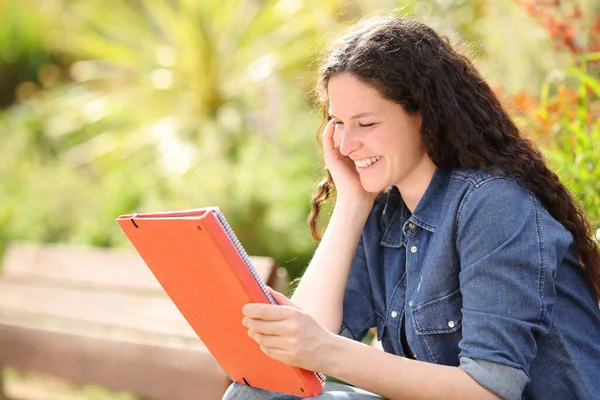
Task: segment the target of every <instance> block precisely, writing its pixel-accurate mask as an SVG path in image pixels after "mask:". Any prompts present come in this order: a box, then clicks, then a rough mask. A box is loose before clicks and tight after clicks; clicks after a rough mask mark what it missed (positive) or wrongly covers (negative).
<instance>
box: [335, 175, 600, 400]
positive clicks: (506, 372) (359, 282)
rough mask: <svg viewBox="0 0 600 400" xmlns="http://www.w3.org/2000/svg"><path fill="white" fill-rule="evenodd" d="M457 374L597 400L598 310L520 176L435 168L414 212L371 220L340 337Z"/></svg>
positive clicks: (569, 241)
mask: <svg viewBox="0 0 600 400" xmlns="http://www.w3.org/2000/svg"><path fill="white" fill-rule="evenodd" d="M403 319H404V320H405V321H406V339H407V343H408V346H409V348H410V350H411V351H412V353H413V354H412V355H408V356H413V357H414V358H416V359H418V360H422V361H427V362H431V363H436V364H443V365H452V366H459V367H460V368H461V369H463V370H464V371H465V372H466V373H468V374H469V375H470V376H471V377H473V378H474V379H475V380H476V381H477V382H479V383H480V384H481V385H482V386H484V387H486V388H488V389H489V390H491V391H492V392H494V393H496V394H497V395H499V396H500V397H502V398H505V399H522V398H527V399H534V400H537V399H540V400H542V399H543V400H546V399H554V400H561V399H600V310H599V308H598V303H597V301H596V299H595V298H594V296H593V293H592V290H591V286H590V284H589V283H588V281H587V280H586V278H585V270H584V269H583V267H582V266H581V264H580V263H579V261H578V256H577V249H576V246H575V244H574V241H573V237H572V235H571V234H570V233H569V232H568V231H567V230H566V229H565V228H564V227H563V226H562V225H561V224H559V223H558V222H557V221H556V220H555V219H554V218H552V217H551V216H550V214H549V213H548V212H547V211H546V210H545V208H544V207H543V206H542V204H541V202H540V201H539V200H538V199H537V198H536V197H535V196H533V195H532V194H531V193H530V192H529V191H527V190H525V189H524V188H523V187H522V186H520V185H519V184H518V183H517V182H516V181H515V180H513V179H510V178H507V177H503V176H501V175H498V176H492V175H489V174H486V173H483V172H480V171H470V170H454V171H447V170H443V169H438V170H437V171H436V173H435V175H434V176H433V179H432V181H431V183H430V184H429V187H428V189H427V191H426V192H425V194H424V196H423V198H422V199H421V201H420V202H419V204H418V205H417V207H416V209H415V210H414V213H412V214H411V213H410V211H409V210H408V208H407V207H406V205H405V204H404V202H403V201H402V198H401V196H400V193H399V192H398V190H397V189H396V188H392V189H390V190H389V191H388V192H387V193H385V194H382V195H380V196H379V197H378V198H377V200H376V201H375V204H374V206H373V209H372V211H371V214H370V215H369V218H368V219H367V222H366V224H365V227H364V230H363V232H362V235H361V239H360V242H359V244H358V248H357V251H356V255H355V257H354V261H353V263H352V267H351V270H350V275H349V278H348V282H347V287H346V293H345V297H344V312H343V323H342V331H341V334H342V335H344V336H347V337H350V338H352V339H355V340H362V339H363V338H364V337H365V335H366V333H367V331H368V329H369V328H371V327H376V328H377V335H378V339H379V340H381V342H382V345H383V348H384V350H385V351H386V352H389V353H393V354H397V355H403V356H406V355H405V354H404V350H403V347H402V344H401V339H400V332H401V321H402V320H403Z"/></svg>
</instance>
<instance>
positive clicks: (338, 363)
mask: <svg viewBox="0 0 600 400" xmlns="http://www.w3.org/2000/svg"><path fill="white" fill-rule="evenodd" d="M352 342H353V340H351V339H348V338H345V337H343V336H340V335H336V334H335V333H332V332H330V340H329V341H328V343H327V351H326V352H324V353H323V354H326V357H325V359H324V360H323V367H322V368H321V370H320V371H319V372H321V373H323V374H325V375H327V376H333V377H335V378H337V377H338V376H339V375H340V373H341V371H342V369H343V366H344V364H346V363H348V350H349V346H350V345H351V344H352Z"/></svg>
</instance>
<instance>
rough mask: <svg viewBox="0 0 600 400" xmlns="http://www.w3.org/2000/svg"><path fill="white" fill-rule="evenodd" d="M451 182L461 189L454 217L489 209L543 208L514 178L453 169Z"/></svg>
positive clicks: (514, 210)
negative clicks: (459, 202)
mask: <svg viewBox="0 0 600 400" xmlns="http://www.w3.org/2000/svg"><path fill="white" fill-rule="evenodd" d="M452 180H453V181H454V183H455V184H456V185H459V186H461V189H462V190H461V192H462V195H463V197H462V201H461V205H460V208H459V213H458V216H459V218H460V216H461V215H463V213H465V212H473V211H483V210H482V208H483V209H484V210H485V209H488V208H489V209H491V210H490V211H493V210H497V211H499V210H502V209H504V210H506V211H512V212H511V214H515V213H517V212H518V211H526V210H525V209H528V210H530V211H535V210H536V209H538V208H543V207H542V205H541V203H540V202H539V200H538V198H537V197H536V196H535V195H534V194H533V193H532V192H531V191H529V190H528V189H527V188H525V186H523V185H522V184H521V183H520V182H519V181H518V180H517V179H515V178H513V177H509V176H507V175H506V174H504V173H502V172H495V173H490V172H484V171H481V170H468V169H456V170H453V171H452Z"/></svg>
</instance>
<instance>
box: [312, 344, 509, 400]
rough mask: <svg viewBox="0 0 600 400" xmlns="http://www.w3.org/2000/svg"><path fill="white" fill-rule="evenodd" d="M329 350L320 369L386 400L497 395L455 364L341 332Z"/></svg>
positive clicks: (487, 396)
mask: <svg viewBox="0 0 600 400" xmlns="http://www.w3.org/2000/svg"><path fill="white" fill-rule="evenodd" d="M330 351H331V354H330V357H328V360H329V362H328V365H326V366H325V367H324V368H323V369H322V372H323V373H325V374H327V375H331V376H334V377H336V378H338V379H341V380H343V381H345V382H348V383H350V384H352V385H355V386H357V387H360V388H362V389H365V390H368V391H370V392H373V393H376V394H378V395H380V396H382V397H384V398H386V399H389V400H397V399H398V400H399V399H411V400H421V399H423V400H425V399H436V400H438V399H483V400H485V399H491V400H498V399H500V398H499V397H498V396H496V395H495V394H493V393H492V392H490V391H489V390H487V389H486V388H484V387H483V386H481V385H479V384H478V383H477V382H476V381H475V380H474V379H473V378H471V377H470V376H469V375H468V374H467V373H466V372H464V371H462V370H461V369H459V368H457V367H450V366H444V365H438V364H431V363H426V362H422V361H416V360H410V359H407V358H404V357H400V356H396V355H393V354H389V353H385V352H383V351H381V350H378V349H375V348H373V347H371V346H368V345H365V344H363V343H360V342H356V341H354V340H350V339H346V338H344V337H341V336H337V337H335V338H333V340H332V344H331V347H330Z"/></svg>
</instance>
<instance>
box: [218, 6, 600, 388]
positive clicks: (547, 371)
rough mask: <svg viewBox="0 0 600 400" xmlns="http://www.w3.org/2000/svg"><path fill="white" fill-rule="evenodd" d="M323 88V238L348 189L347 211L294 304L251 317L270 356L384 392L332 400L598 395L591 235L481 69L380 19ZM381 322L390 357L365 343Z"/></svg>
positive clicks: (350, 46)
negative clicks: (329, 207) (327, 212)
mask: <svg viewBox="0 0 600 400" xmlns="http://www.w3.org/2000/svg"><path fill="white" fill-rule="evenodd" d="M319 90H320V93H321V100H322V111H323V114H324V115H326V116H327V115H329V117H328V119H329V121H328V122H327V124H326V126H325V130H324V132H323V136H322V144H323V153H324V159H325V163H326V166H327V176H326V178H325V180H324V181H323V182H322V183H321V184H320V185H319V188H318V190H317V191H316V193H315V194H314V196H313V201H312V207H313V212H312V213H311V216H310V227H311V231H312V233H313V235H314V236H315V237H316V238H319V235H318V234H317V232H316V229H315V226H316V219H317V217H318V214H319V210H320V206H321V204H322V203H323V202H324V201H326V200H327V199H328V197H329V193H331V191H332V190H335V193H336V201H335V207H334V210H333V214H332V216H331V219H330V221H329V224H328V226H327V229H326V231H325V234H324V236H323V238H322V240H321V243H320V244H319V247H318V248H317V251H316V253H315V255H314V257H313V259H312V261H311V263H310V265H309V266H308V268H307V270H306V272H305V273H304V275H303V276H302V279H301V281H300V283H299V285H298V288H297V290H296V292H295V293H294V296H293V297H292V299H291V300H288V299H287V298H285V297H284V296H282V295H280V294H276V297H277V300H278V304H279V305H262V304H251V305H247V306H246V307H245V308H244V310H243V312H244V315H245V318H244V325H245V326H246V327H247V328H248V333H249V335H250V336H251V337H252V338H253V339H254V340H255V341H256V342H257V343H258V344H259V345H260V346H261V349H262V350H263V351H264V352H265V353H266V354H267V355H269V356H271V357H273V358H275V359H277V360H279V361H281V362H284V363H287V364H291V365H295V366H298V367H302V368H306V369H309V370H313V371H319V372H322V373H325V374H327V375H331V376H334V377H337V378H339V379H341V380H343V381H345V382H348V383H350V384H352V385H353V386H356V387H359V388H362V389H364V390H366V391H368V392H362V391H360V390H354V389H351V388H346V390H347V391H346V392H344V391H340V390H339V388H332V387H325V390H324V391H323V393H322V394H320V395H319V396H317V397H315V398H316V399H365V400H366V399H371V398H373V397H374V396H380V397H383V398H387V399H405V398H409V399H413V400H414V399H442V398H449V399H456V398H459V399H498V398H504V399H514V400H517V399H522V398H524V397H525V398H527V399H534V400H536V399H548V398H552V399H559V400H562V399H564V400H566V399H597V398H598V394H599V393H600V365H599V361H598V360H600V309H599V308H598V296H599V295H600V252H599V249H598V247H597V244H596V243H595V242H594V241H593V239H592V238H591V234H592V229H591V225H590V224H589V222H588V221H587V219H586V217H585V215H584V214H583V212H582V211H581V210H580V208H579V207H578V205H577V203H576V201H575V200H574V199H573V198H572V196H571V194H570V193H569V192H568V191H567V189H566V188H565V186H564V185H563V184H562V183H561V182H560V181H559V179H558V177H557V176H556V174H554V173H553V172H552V171H550V170H549V169H548V167H547V166H546V164H545V162H544V159H543V157H542V155H541V153H540V152H539V151H538V149H537V148H535V147H534V145H533V144H532V143H530V142H529V141H528V140H526V139H524V138H523V137H522V136H521V134H520V132H519V131H518V129H517V127H516V126H515V125H514V123H513V122H512V121H511V120H510V118H509V117H508V115H507V113H506V112H505V111H504V109H503V108H502V106H501V105H500V102H499V101H498V99H497V98H496V96H495V95H494V93H493V92H492V90H491V89H490V87H489V85H488V84H487V83H486V81H485V80H484V79H483V78H482V77H481V75H480V74H479V73H478V72H477V70H476V69H475V68H474V66H473V65H472V63H471V62H470V61H469V60H468V59H467V58H466V57H464V56H462V55H460V54H459V53H457V52H456V51H455V50H454V49H453V48H452V47H451V46H450V45H449V43H448V41H447V40H444V39H443V38H441V37H440V36H439V35H438V34H436V33H435V32H434V31H433V30H432V29H430V28H429V27H427V26H426V25H424V24H422V23H420V22H417V21H413V20H407V19H399V18H393V17H387V18H376V19H370V20H366V21H363V22H362V23H360V24H358V25H357V26H354V27H352V29H351V30H350V31H349V32H348V33H347V34H345V35H344V36H343V37H341V38H340V40H339V41H338V42H337V43H336V44H335V45H334V46H333V48H332V49H331V50H330V52H329V54H328V57H327V58H326V60H325V61H324V63H323V66H322V68H321V69H320V80H319ZM373 327H375V328H377V337H378V339H379V340H380V341H381V343H382V346H383V349H384V350H385V351H384V352H381V351H378V350H376V349H374V348H372V347H370V346H367V345H365V344H363V343H361V342H360V341H361V340H362V339H363V338H364V337H365V335H366V334H367V332H368V331H369V329H371V328H373ZM292 398H295V397H293V396H289V395H286V394H281V393H274V392H267V391H261V390H257V389H252V388H247V387H244V386H242V385H239V384H233V385H232V386H231V387H230V389H229V390H228V392H227V393H226V395H225V399H227V400H231V399H245V400H249V399H253V400H261V399H279V400H289V399H292ZM375 398H376V397H375Z"/></svg>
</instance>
